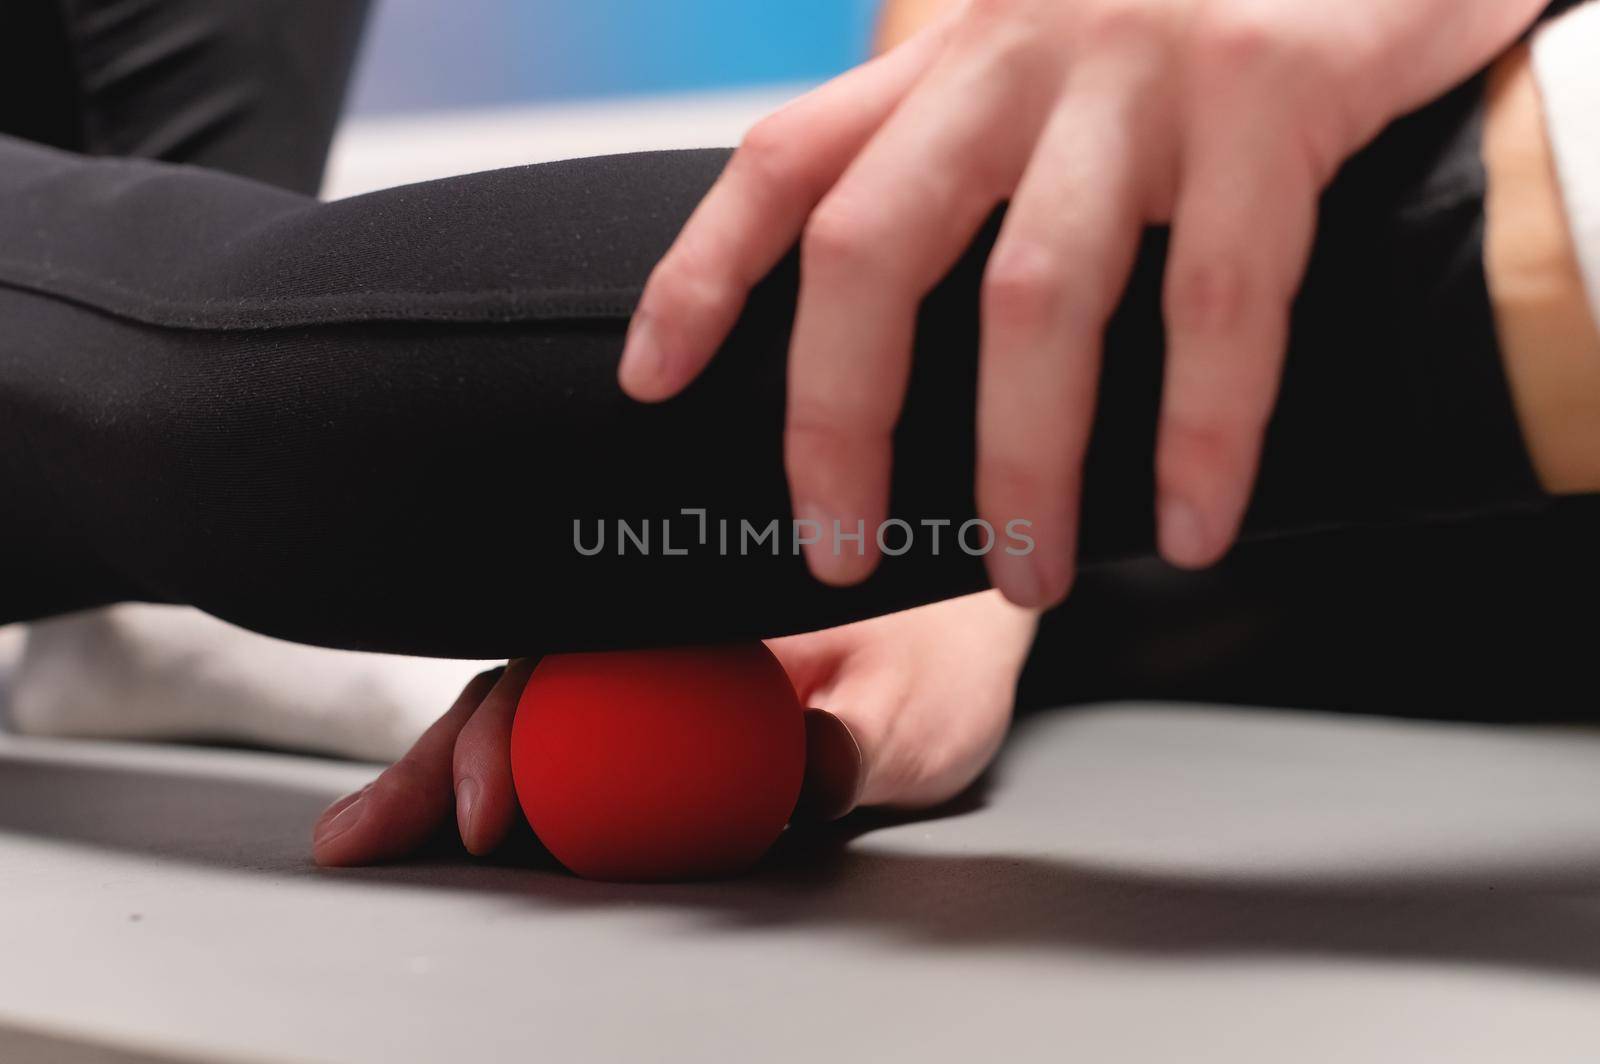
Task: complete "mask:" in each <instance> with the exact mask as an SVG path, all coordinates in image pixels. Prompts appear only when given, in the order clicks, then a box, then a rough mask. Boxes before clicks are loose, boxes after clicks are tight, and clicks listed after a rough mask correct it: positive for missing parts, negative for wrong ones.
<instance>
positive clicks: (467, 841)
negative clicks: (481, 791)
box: [456, 776, 478, 850]
mask: <svg viewBox="0 0 1600 1064" xmlns="http://www.w3.org/2000/svg"><path fill="white" fill-rule="evenodd" d="M477 805H478V781H477V780H475V779H473V778H472V777H471V776H468V777H466V778H464V779H463V780H462V781H461V782H460V783H457V784H456V829H457V830H458V831H459V832H460V833H461V842H462V844H463V845H464V846H466V848H467V849H468V850H471V849H472V837H473V836H472V816H473V814H474V813H475V812H477Z"/></svg>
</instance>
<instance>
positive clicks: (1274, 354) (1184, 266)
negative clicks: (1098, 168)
mask: <svg viewBox="0 0 1600 1064" xmlns="http://www.w3.org/2000/svg"><path fill="white" fill-rule="evenodd" d="M1261 112H1262V105H1261V103H1260V101H1259V100H1258V101H1256V103H1255V105H1254V106H1253V107H1251V108H1246V107H1245V106H1244V105H1243V103H1242V102H1240V101H1237V100H1232V101H1230V100H1229V99H1228V97H1227V96H1226V95H1224V96H1222V97H1221V98H1219V100H1218V101H1217V102H1216V103H1215V104H1213V105H1212V106H1211V107H1210V108H1208V109H1207V110H1206V111H1204V112H1202V114H1201V116H1200V117H1198V118H1197V120H1196V121H1195V122H1194V123H1193V124H1192V126H1191V138H1190V140H1189V141H1188V144H1187V149H1186V153H1185V159H1184V164H1183V186H1182V191H1181V193H1180V194H1179V199H1178V204H1177V209H1176V211H1175V214H1174V219H1173V242H1172V251H1171V257H1170V259H1169V261H1168V264H1167V277H1166V290H1165V291H1166V296H1165V298H1166V317H1167V363H1166V379H1165V387H1164V390H1163V393H1162V409H1161V427H1160V432H1159V436H1158V440H1157V452H1156V484H1157V514H1158V520H1159V540H1160V547H1161V553H1162V554H1163V556H1165V557H1166V559H1167V560H1168V561H1169V562H1171V563H1173V564H1174V565H1180V566H1184V567H1188V568H1199V567H1203V566H1206V565H1210V564H1212V563H1213V562H1215V561H1216V560H1217V559H1218V558H1220V557H1221V556H1222V555H1223V554H1224V553H1225V552H1226V551H1227V549H1228V548H1229V546H1230V545H1231V544H1232V542H1233V539H1234V538H1235V536H1236V535H1237V534H1238V530H1239V525H1240V522H1241V521H1242V519H1243V516H1244V511H1245V507H1246V504H1247V503H1248V502H1249V498H1250V492H1251V489H1252V487H1253V485H1254V481H1255V475H1256V470H1257V467H1258V464H1259V461H1260V451H1261V444H1262V438H1263V436H1264V434H1265V431H1266V426H1267V422H1268V420H1269V418H1270V416H1271V413H1272V407H1273V403H1274V400H1275V399H1276V396H1277V390H1278V382H1279V379H1280V376H1281V371H1282V365H1283V358H1284V349H1285V346H1286V345H1287V342H1288V332H1289V312H1290V305H1291V303H1292V301H1293V299H1294V295H1295V292H1296V291H1297V290H1298V288H1299V286H1300V281H1301V278H1302V276H1303V274H1304V272H1305V267H1306V260H1307V258H1308V255H1309V252H1310V247H1311V241H1312V237H1313V234H1314V231H1315V227H1316V197H1317V194H1318V191H1319V189H1318V187H1317V181H1316V177H1315V170H1316V168H1315V165H1314V164H1313V162H1312V160H1310V159H1309V158H1308V154H1307V153H1305V152H1301V151H1297V150H1295V148H1294V147H1293V145H1294V144H1295V143H1296V141H1297V134H1296V130H1295V126H1294V124H1293V120H1292V119H1291V118H1289V117H1288V116H1287V115H1285V116H1283V117H1282V118H1281V119H1279V120H1277V121H1274V120H1272V119H1271V117H1270V116H1264V115H1263V114H1262V113H1261Z"/></svg>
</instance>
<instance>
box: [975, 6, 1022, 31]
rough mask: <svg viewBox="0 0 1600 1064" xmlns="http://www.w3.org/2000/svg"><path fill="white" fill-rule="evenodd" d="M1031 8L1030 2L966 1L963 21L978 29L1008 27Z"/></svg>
mask: <svg viewBox="0 0 1600 1064" xmlns="http://www.w3.org/2000/svg"><path fill="white" fill-rule="evenodd" d="M1031 6H1032V4H1031V0H967V11H966V16H965V20H964V21H965V24H966V25H967V26H969V27H973V28H978V29H988V28H990V27H993V26H1001V25H1008V24H1010V23H1011V22H1012V21H1014V20H1015V19H1016V18H1017V16H1018V15H1021V14H1023V13H1024V12H1025V11H1026V10H1027V9H1028V8H1029V7H1031Z"/></svg>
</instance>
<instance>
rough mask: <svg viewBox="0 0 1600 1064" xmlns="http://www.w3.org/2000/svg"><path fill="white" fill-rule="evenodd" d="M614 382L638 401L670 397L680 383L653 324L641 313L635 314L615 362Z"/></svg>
mask: <svg viewBox="0 0 1600 1064" xmlns="http://www.w3.org/2000/svg"><path fill="white" fill-rule="evenodd" d="M617 383H618V384H619V385H621V386H622V391H623V392H624V393H625V394H626V395H627V396H628V397H629V398H630V399H634V400H636V401H638V402H641V403H660V402H664V401H666V400H668V399H671V398H672V397H673V396H674V395H676V394H677V393H678V392H679V391H680V390H682V385H681V383H679V382H678V381H676V380H675V379H674V378H673V376H672V373H671V367H670V364H669V363H668V361H667V357H666V352H665V349H664V348H663V347H662V346H661V339H660V336H659V334H658V333H657V330H656V328H655V326H654V324H652V323H651V321H650V319H649V318H647V317H644V316H642V315H638V316H635V318H634V322H633V327H632V328H631V329H629V330H628V339H627V342H626V343H625V344H624V345H623V348H622V361H621V362H619V363H618V364H617Z"/></svg>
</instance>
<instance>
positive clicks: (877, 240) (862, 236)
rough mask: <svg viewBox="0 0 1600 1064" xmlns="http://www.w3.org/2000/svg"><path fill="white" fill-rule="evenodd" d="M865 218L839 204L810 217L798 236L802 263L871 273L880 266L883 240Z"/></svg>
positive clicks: (854, 210)
mask: <svg viewBox="0 0 1600 1064" xmlns="http://www.w3.org/2000/svg"><path fill="white" fill-rule="evenodd" d="M878 228H879V227H878V226H877V225H875V224H874V223H873V221H872V220H871V219H870V217H869V216H868V215H866V214H865V213H864V212H861V211H858V210H856V209H855V208H853V207H848V206H842V205H840V204H839V203H838V202H836V201H835V202H828V203H824V204H823V205H822V206H820V207H818V208H817V210H816V212H815V213H814V214H812V216H811V220H810V221H809V222H807V223H806V228H805V233H804V234H803V236H802V237H801V244H800V256H801V258H802V260H804V261H805V262H808V263H812V264H815V265H821V266H824V267H830V268H839V269H859V270H870V269H873V268H875V267H876V266H877V265H879V263H880V261H881V251H880V249H881V248H882V246H883V243H884V240H883V235H882V234H881V233H878V232H877V229H878Z"/></svg>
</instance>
